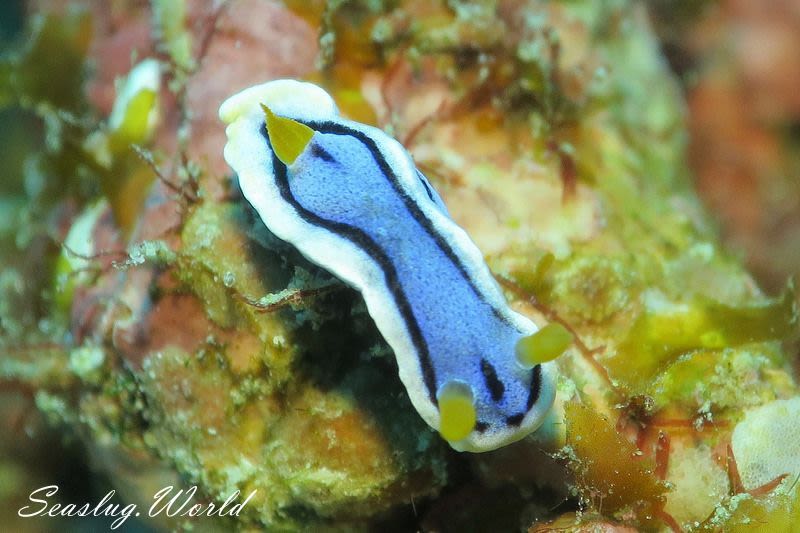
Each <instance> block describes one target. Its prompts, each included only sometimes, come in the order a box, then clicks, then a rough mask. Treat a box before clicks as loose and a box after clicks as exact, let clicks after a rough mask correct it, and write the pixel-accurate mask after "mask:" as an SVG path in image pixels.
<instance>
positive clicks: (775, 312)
mask: <svg viewBox="0 0 800 533" xmlns="http://www.w3.org/2000/svg"><path fill="white" fill-rule="evenodd" d="M797 320H798V317H797V304H796V298H795V295H794V291H793V290H792V289H791V288H790V289H787V290H786V291H785V292H784V294H783V295H782V296H779V297H777V298H775V299H774V300H764V301H761V302H754V303H750V304H746V305H738V306H737V305H727V304H723V303H720V302H717V301H713V300H709V299H705V298H701V297H696V298H694V299H692V300H690V301H689V302H688V303H682V304H674V303H670V302H668V301H663V300H661V299H658V300H656V301H653V302H652V303H650V304H649V305H647V307H646V309H645V311H644V312H643V313H642V314H641V315H640V316H639V317H638V318H637V319H636V322H635V323H634V324H633V326H632V327H631V329H630V331H629V332H628V335H627V337H626V338H624V339H623V340H622V341H621V343H620V345H619V347H618V349H617V352H616V353H615V354H614V355H613V356H611V357H609V358H608V359H606V360H605V361H604V363H605V364H606V365H607V367H608V368H609V370H610V372H611V375H612V376H613V377H614V378H615V379H619V380H620V381H621V382H622V383H623V384H625V386H627V387H629V388H630V389H631V390H633V391H636V392H642V391H643V389H642V387H645V386H646V385H647V384H648V383H650V382H651V381H652V380H653V378H655V377H656V376H658V375H659V374H660V373H661V372H663V371H664V369H666V368H667V367H668V366H669V365H670V364H672V363H673V362H675V361H676V360H677V359H678V358H679V357H680V356H681V355H683V354H687V353H690V352H693V351H699V350H709V349H718V350H719V349H723V348H726V347H728V348H733V347H737V346H743V345H745V344H751V343H758V342H766V341H774V340H784V339H788V338H789V337H790V336H791V335H793V334H794V332H795V331H796V328H797ZM697 377H700V375H698V376H697Z"/></svg>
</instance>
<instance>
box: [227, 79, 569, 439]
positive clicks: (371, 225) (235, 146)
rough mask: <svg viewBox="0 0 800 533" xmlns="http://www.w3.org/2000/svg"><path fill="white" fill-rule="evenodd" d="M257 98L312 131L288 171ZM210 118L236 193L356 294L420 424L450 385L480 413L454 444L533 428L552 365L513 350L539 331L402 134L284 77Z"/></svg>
mask: <svg viewBox="0 0 800 533" xmlns="http://www.w3.org/2000/svg"><path fill="white" fill-rule="evenodd" d="M261 104H265V105H267V106H269V107H270V108H271V109H272V110H273V112H274V113H276V114H278V115H280V116H284V117H288V118H291V119H294V120H297V121H299V122H302V123H305V124H307V125H309V126H310V127H311V128H312V129H314V130H315V133H314V136H313V138H312V140H311V142H310V143H309V145H308V146H307V147H306V149H305V150H304V151H303V153H301V154H300V156H299V157H298V158H297V159H296V160H295V162H294V163H293V164H292V165H290V166H289V167H287V166H286V165H284V164H283V163H282V162H281V161H280V160H278V158H277V157H276V156H275V154H274V153H273V152H272V148H271V144H270V139H269V134H268V133H267V131H266V128H265V125H264V115H263V112H262V111H261V109H260V105H261ZM220 116H221V117H222V118H223V120H225V121H226V122H228V123H229V126H228V129H227V134H228V144H227V145H226V147H225V158H226V160H227V161H228V163H229V164H230V165H231V166H232V167H233V168H234V170H235V171H236V172H237V174H238V176H239V181H240V185H241V187H242V191H243V193H244V195H245V197H246V198H247V199H248V201H250V203H251V204H252V205H253V206H254V207H255V209H256V210H257V211H258V212H259V214H260V216H261V218H262V220H264V223H265V224H266V225H267V226H268V227H269V228H270V229H271V230H272V231H273V233H275V234H276V235H277V236H278V237H280V238H282V239H284V240H287V241H289V242H292V243H293V244H294V245H295V246H297V247H298V249H299V250H300V251H301V252H302V253H303V254H304V255H306V257H308V258H309V259H311V260H312V261H314V262H316V263H318V264H319V265H321V266H323V267H325V268H327V269H328V270H330V271H331V272H332V273H334V274H335V275H337V276H339V277H340V278H341V279H343V280H344V281H346V282H347V283H349V284H351V285H353V286H354V287H356V288H357V289H358V290H359V291H361V293H362V294H363V295H364V299H365V302H366V304H367V308H368V310H369V312H370V315H371V316H372V317H373V318H374V319H375V322H376V325H377V326H378V329H379V330H380V331H381V333H382V334H383V336H384V337H385V338H386V340H387V342H389V344H390V345H391V346H392V348H393V350H394V352H395V355H396V356H397V361H398V368H399V373H400V377H401V379H402V381H403V383H404V385H405V386H406V389H407V390H408V393H409V397H410V398H411V401H412V403H413V404H414V406H415V407H416V409H417V410H418V411H419V413H420V415H421V416H422V417H423V418H424V419H425V421H426V422H427V423H428V424H430V425H431V426H432V427H434V428H437V429H438V427H439V422H440V419H439V413H438V400H437V393H438V392H439V391H440V390H441V388H442V387H443V386H444V385H445V384H446V383H448V382H453V381H456V382H460V383H461V384H463V385H466V386H467V387H468V388H469V390H470V391H471V392H472V397H473V401H474V405H475V408H476V412H477V425H476V427H475V429H474V430H473V431H472V432H471V433H470V434H469V435H468V436H467V437H466V438H464V439H462V440H460V441H458V442H450V444H451V446H453V447H454V448H456V449H458V450H468V451H487V450H492V449H495V448H498V447H500V446H503V445H505V444H508V443H509V442H513V441H515V440H518V439H520V438H522V437H524V436H525V435H527V434H528V433H530V432H531V431H533V430H535V429H536V428H537V427H538V426H539V425H540V424H541V422H542V420H543V419H544V417H545V415H546V414H547V413H548V411H549V409H550V407H551V405H552V402H553V398H554V394H555V384H554V380H555V373H554V369H553V367H552V363H546V364H543V365H537V366H535V367H534V368H525V367H523V366H522V365H521V364H520V363H519V362H518V361H517V358H516V356H515V346H516V343H517V341H518V340H519V339H520V338H522V337H524V336H527V335H531V334H532V333H534V332H535V331H536V329H537V328H536V326H535V325H534V324H533V323H532V322H531V321H530V320H528V319H527V318H525V317H524V316H522V315H520V314H518V313H516V312H514V311H513V310H511V309H510V308H509V307H508V305H507V303H506V301H505V299H504V298H503V295H502V293H501V291H500V289H499V287H498V285H497V283H496V282H495V280H494V278H493V277H492V275H491V272H489V269H488V267H487V266H486V265H485V264H484V262H483V258H482V256H481V254H480V251H479V250H478V249H477V247H476V246H475V245H474V243H472V241H471V240H470V239H469V237H468V236H467V235H466V233H465V232H464V231H463V230H462V229H461V228H459V227H458V226H457V225H456V224H455V223H454V222H453V221H452V219H451V218H450V216H449V214H448V212H447V209H446V207H445V206H444V203H443V202H442V201H441V199H440V198H439V196H438V195H437V194H436V192H435V191H433V189H432V188H431V187H430V185H429V184H428V183H427V180H426V179H425V178H424V176H422V175H421V174H420V173H419V171H418V170H417V169H416V168H415V166H414V164H413V161H412V160H411V157H410V156H409V155H408V153H407V152H406V151H405V150H404V149H403V147H402V146H401V145H400V144H399V143H397V142H396V141H395V140H394V139H391V138H390V137H388V136H387V135H386V134H385V133H383V132H382V131H380V130H378V129H376V128H372V127H369V126H365V125H363V124H358V123H355V122H352V121H348V120H346V119H343V118H341V117H340V116H339V115H338V112H337V110H336V107H335V104H333V101H332V100H331V99H330V96H329V95H327V93H325V92H324V91H322V90H321V89H320V88H319V87H316V86H314V85H311V84H307V83H300V82H295V81H293V80H279V81H275V82H270V83H266V84H264V85H261V86H256V87H252V88H250V89H247V90H245V91H243V92H242V93H240V94H238V95H235V96H233V97H231V98H230V99H229V100H228V101H227V102H226V103H224V104H223V106H222V108H221V109H220Z"/></svg>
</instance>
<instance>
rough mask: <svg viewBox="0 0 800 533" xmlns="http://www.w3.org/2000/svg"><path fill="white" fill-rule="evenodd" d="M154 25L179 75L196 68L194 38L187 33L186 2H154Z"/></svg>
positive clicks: (180, 0)
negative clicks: (193, 49) (193, 53)
mask: <svg viewBox="0 0 800 533" xmlns="http://www.w3.org/2000/svg"><path fill="white" fill-rule="evenodd" d="M150 5H151V6H152V9H153V25H154V26H155V28H156V31H157V36H158V38H159V40H160V45H161V47H162V48H163V49H164V51H165V52H166V53H167V54H168V55H169V57H170V59H172V62H173V63H174V65H175V66H176V67H178V71H179V72H178V74H186V73H188V72H189V71H191V70H192V69H194V68H195V66H196V62H195V59H194V57H193V56H192V37H191V34H190V33H189V32H188V31H186V2H185V1H184V0H153V1H152V2H150Z"/></svg>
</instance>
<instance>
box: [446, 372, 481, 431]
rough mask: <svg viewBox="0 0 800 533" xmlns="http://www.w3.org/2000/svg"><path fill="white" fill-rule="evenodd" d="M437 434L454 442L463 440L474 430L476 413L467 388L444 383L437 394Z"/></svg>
mask: <svg viewBox="0 0 800 533" xmlns="http://www.w3.org/2000/svg"><path fill="white" fill-rule="evenodd" d="M438 399H439V417H440V419H439V433H441V435H442V437H443V438H445V439H446V440H449V441H452V442H455V441H459V440H461V439H463V438H465V437H466V436H467V435H469V434H470V432H472V430H473V429H474V428H475V422H476V420H477V413H476V412H475V403H474V401H473V399H472V393H471V392H470V390H469V387H467V386H466V385H464V384H462V383H458V382H449V383H446V384H445V385H444V386H443V387H442V388H441V389H440V390H439V394H438Z"/></svg>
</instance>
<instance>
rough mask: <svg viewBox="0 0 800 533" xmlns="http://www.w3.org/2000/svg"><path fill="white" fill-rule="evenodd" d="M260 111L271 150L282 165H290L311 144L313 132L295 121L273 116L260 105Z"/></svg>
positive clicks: (268, 109)
mask: <svg viewBox="0 0 800 533" xmlns="http://www.w3.org/2000/svg"><path fill="white" fill-rule="evenodd" d="M261 109H263V110H264V114H265V115H266V117H267V120H266V122H267V133H269V142H270V143H272V150H273V151H274V152H275V155H276V156H277V157H278V159H280V160H281V161H282V162H283V164H284V165H291V164H292V163H294V161H295V159H297V157H298V156H299V155H300V154H302V153H303V150H305V149H306V146H308V143H310V142H311V137H313V136H314V130H312V129H311V128H309V127H308V126H306V125H305V124H301V123H299V122H297V121H296V120H292V119H290V118H284V117H279V116H277V115H275V114H274V113H273V112H272V111H271V110H270V108H268V107H267V106H265V105H264V104H261Z"/></svg>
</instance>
